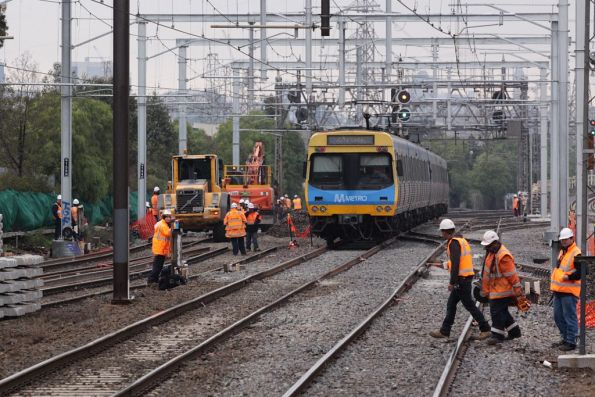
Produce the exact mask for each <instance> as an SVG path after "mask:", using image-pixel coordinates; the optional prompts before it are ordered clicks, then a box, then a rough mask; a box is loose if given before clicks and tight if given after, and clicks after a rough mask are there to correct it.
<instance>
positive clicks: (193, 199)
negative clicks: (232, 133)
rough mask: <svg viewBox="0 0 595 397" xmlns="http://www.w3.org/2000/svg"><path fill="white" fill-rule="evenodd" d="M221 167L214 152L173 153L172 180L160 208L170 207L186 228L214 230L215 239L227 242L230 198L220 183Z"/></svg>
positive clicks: (160, 198) (160, 202) (161, 199)
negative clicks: (226, 218) (226, 223)
mask: <svg viewBox="0 0 595 397" xmlns="http://www.w3.org/2000/svg"><path fill="white" fill-rule="evenodd" d="M222 168H223V162H222V161H221V160H220V159H218V158H217V155H215V154H200V155H188V154H184V155H176V156H173V157H172V179H171V181H170V182H169V183H168V186H167V192H166V193H165V194H161V195H159V201H158V206H159V208H160V209H169V210H171V212H172V214H173V215H174V216H175V218H176V220H177V221H179V222H180V225H181V228H182V229H183V230H184V231H197V232H199V231H212V232H213V239H214V240H215V241H217V242H221V241H225V240H226V238H225V226H224V225H223V219H224V218H225V214H226V213H227V211H228V209H229V206H230V200H229V195H228V194H227V193H226V192H225V191H223V189H222V188H221V186H220V184H219V181H220V174H221V169H222Z"/></svg>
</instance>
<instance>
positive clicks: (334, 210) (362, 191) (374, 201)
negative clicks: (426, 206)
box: [305, 131, 398, 244]
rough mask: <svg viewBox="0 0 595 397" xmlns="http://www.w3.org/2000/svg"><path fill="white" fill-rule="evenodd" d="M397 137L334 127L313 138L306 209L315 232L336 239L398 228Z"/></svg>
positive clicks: (370, 235) (376, 236) (374, 236)
mask: <svg viewBox="0 0 595 397" xmlns="http://www.w3.org/2000/svg"><path fill="white" fill-rule="evenodd" d="M396 182H397V173H396V168H395V161H394V149H393V140H392V137H391V136H390V135H389V134H387V133H384V132H377V131H376V132H373V131H335V132H327V133H316V134H314V135H312V137H311V138H310V143H309V146H308V162H307V167H306V188H305V189H306V190H305V197H306V208H307V210H308V214H309V215H310V221H311V224H312V231H313V233H314V234H316V235H318V236H320V237H322V238H324V239H326V240H327V242H331V244H332V241H333V240H334V239H335V238H337V237H341V238H344V239H347V240H372V239H382V238H384V237H386V235H389V234H392V233H393V231H394V227H395V225H394V216H395V211H396V203H397V198H398V185H397V183H396Z"/></svg>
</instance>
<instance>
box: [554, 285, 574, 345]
mask: <svg viewBox="0 0 595 397" xmlns="http://www.w3.org/2000/svg"><path fill="white" fill-rule="evenodd" d="M577 302H578V298H577V297H576V296H574V295H570V294H559V293H557V292H554V320H555V321H556V325H557V326H558V329H559V330H560V336H561V337H562V339H563V340H564V342H566V343H569V344H571V345H576V336H577V334H578V319H577V317H576V303H577Z"/></svg>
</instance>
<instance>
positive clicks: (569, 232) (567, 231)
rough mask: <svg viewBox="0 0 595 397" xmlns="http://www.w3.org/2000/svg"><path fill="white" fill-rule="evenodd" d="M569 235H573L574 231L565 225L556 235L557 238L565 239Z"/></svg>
mask: <svg viewBox="0 0 595 397" xmlns="http://www.w3.org/2000/svg"><path fill="white" fill-rule="evenodd" d="M570 237H574V233H572V230H570V229H569V228H567V227H565V228H564V229H562V230H560V236H559V237H558V240H565V239H567V238H570Z"/></svg>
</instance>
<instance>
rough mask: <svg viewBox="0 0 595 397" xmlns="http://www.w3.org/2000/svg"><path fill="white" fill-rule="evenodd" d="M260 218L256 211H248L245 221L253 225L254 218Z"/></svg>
mask: <svg viewBox="0 0 595 397" xmlns="http://www.w3.org/2000/svg"><path fill="white" fill-rule="evenodd" d="M259 218H260V214H259V213H258V211H250V212H248V213H247V214H246V223H247V224H248V225H254V224H255V223H256V220H257V219H259Z"/></svg>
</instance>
